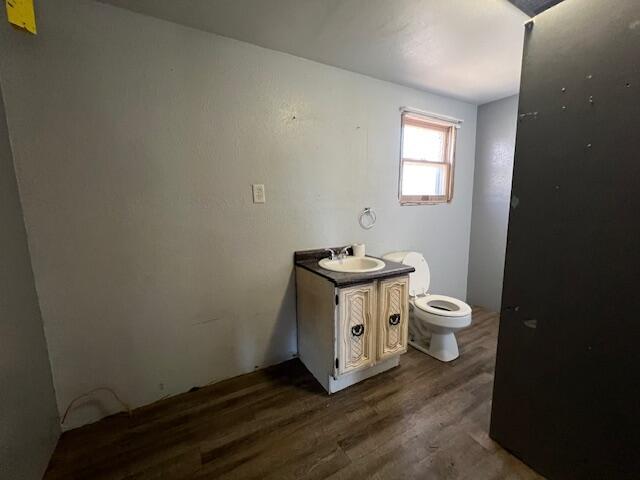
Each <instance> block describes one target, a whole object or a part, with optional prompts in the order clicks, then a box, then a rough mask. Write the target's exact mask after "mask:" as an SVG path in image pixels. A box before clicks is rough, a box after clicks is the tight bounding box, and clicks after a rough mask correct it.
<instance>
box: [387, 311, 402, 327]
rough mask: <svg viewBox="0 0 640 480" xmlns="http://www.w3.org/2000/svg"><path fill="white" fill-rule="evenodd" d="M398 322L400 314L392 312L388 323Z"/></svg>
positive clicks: (396, 323) (395, 323) (394, 323)
mask: <svg viewBox="0 0 640 480" xmlns="http://www.w3.org/2000/svg"><path fill="white" fill-rule="evenodd" d="M399 323H400V314H399V313H394V314H393V315H391V316H390V317H389V325H398V324H399Z"/></svg>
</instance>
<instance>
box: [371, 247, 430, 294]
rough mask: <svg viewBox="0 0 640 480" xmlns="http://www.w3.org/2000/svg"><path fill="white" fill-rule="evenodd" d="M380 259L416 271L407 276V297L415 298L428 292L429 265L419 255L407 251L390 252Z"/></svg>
mask: <svg viewBox="0 0 640 480" xmlns="http://www.w3.org/2000/svg"><path fill="white" fill-rule="evenodd" d="M382 258H383V259H385V260H389V261H391V262H397V263H402V264H403V265H408V266H410V267H413V268H415V270H416V271H415V272H413V273H410V274H409V295H411V296H412V297H415V296H416V295H423V294H425V293H427V292H428V291H429V283H430V280H431V274H430V272H429V265H428V264H427V261H426V260H425V258H424V256H423V255H422V254H421V253H418V252H408V251H402V252H391V253H387V254H386V255H384V256H383V257H382Z"/></svg>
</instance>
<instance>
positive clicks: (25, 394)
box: [0, 79, 60, 479]
mask: <svg viewBox="0 0 640 480" xmlns="http://www.w3.org/2000/svg"><path fill="white" fill-rule="evenodd" d="M0 80H1V79H0ZM59 434H60V427H59V425H58V415H57V410H56V400H55V396H54V393H53V383H52V381H51V368H50V366H49V357H48V354H47V346H46V343H45V339H44V332H43V330H42V318H41V317H40V309H39V308H38V298H37V296H36V290H35V286H34V282H33V273H32V271H31V260H30V259H29V250H28V247H27V238H26V234H25V229H24V222H23V218H22V208H21V207H20V199H19V197H18V186H17V184H16V176H15V172H14V169H13V158H12V154H11V146H10V142H9V135H8V131H7V123H6V117H5V110H4V103H3V101H2V91H1V90H0V478H2V479H36V478H42V474H43V473H44V470H45V468H46V467H47V463H48V462H49V457H50V455H51V452H52V451H53V448H54V447H55V444H56V440H57V438H58V435H59Z"/></svg>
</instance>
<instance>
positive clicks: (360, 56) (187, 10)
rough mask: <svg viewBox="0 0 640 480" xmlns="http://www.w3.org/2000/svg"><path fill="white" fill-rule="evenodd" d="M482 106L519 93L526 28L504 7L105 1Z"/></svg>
mask: <svg viewBox="0 0 640 480" xmlns="http://www.w3.org/2000/svg"><path fill="white" fill-rule="evenodd" d="M101 1H103V2H104V3H110V4H112V5H116V6H119V7H123V8H127V9H129V10H133V11H135V12H139V13H143V14H146V15H150V16H153V17H157V18H161V19H164V20H169V21H172V22H175V23H180V24H183V25H187V26H190V27H193V28H197V29H200V30H205V31H208V32H212V33H216V34H219V35H223V36H225V37H230V38H235V39H237V40H242V41H245V42H249V43H253V44H255V45H260V46H262V47H266V48H270V49H273V50H278V51H281V52H286V53H290V54H292V55H296V56H299V57H303V58H307V59H310V60H314V61H317V62H321V63H324V64H327V65H333V66H336V67H340V68H343V69H346V70H350V71H353V72H357V73H361V74H364V75H369V76H371V77H375V78H379V79H381V80H387V81H390V82H394V83H398V84H401V85H406V86H409V87H414V88H418V89H421V90H426V91H430V92H435V93H439V94H443V95H447V96H450V97H454V98H458V99H461V100H465V101H468V102H471V103H476V104H482V103H486V102H489V101H492V100H496V99H499V98H503V97H506V96H509V95H513V94H515V93H517V92H518V88H519V83H520V63H521V57H522V42H523V32H524V27H523V25H524V23H525V22H526V21H527V20H529V17H528V16H527V15H525V14H524V13H523V12H522V11H520V10H518V9H517V8H516V7H515V6H514V5H512V4H511V3H509V2H508V1H507V0H482V1H479V0H180V1H176V0H101Z"/></svg>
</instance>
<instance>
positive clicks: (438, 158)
mask: <svg viewBox="0 0 640 480" xmlns="http://www.w3.org/2000/svg"><path fill="white" fill-rule="evenodd" d="M444 145H445V133H444V132H443V131H442V130H432V129H430V128H424V127H416V126H415V125H408V124H405V125H404V131H403V134H402V156H403V157H404V158H412V159H414V160H428V161H430V162H442V161H444V154H445V153H444Z"/></svg>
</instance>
